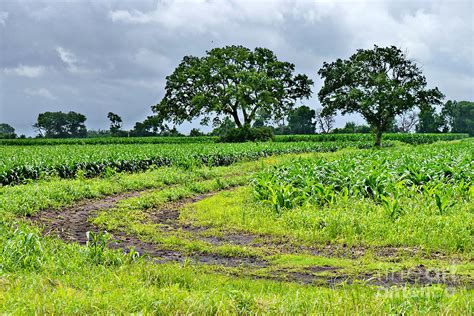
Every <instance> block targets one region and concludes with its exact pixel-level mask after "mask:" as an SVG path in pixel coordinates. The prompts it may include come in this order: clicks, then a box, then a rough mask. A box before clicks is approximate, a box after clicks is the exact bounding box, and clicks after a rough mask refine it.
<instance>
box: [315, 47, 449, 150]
mask: <svg viewBox="0 0 474 316" xmlns="http://www.w3.org/2000/svg"><path fill="white" fill-rule="evenodd" d="M318 74H319V75H320V76H321V77H322V78H323V79H324V84H323V87H322V88H321V90H320V91H319V94H318V97H319V100H320V102H321V104H322V105H323V114H333V113H336V112H337V111H341V113H342V114H346V113H359V114H361V115H362V116H363V117H364V118H365V119H366V121H367V123H369V125H370V126H371V127H372V129H373V131H374V133H375V145H376V146H380V145H381V139H382V134H383V132H385V131H387V130H388V129H389V128H390V126H391V125H392V124H393V122H394V119H395V117H396V116H397V115H401V114H402V113H404V112H405V111H408V110H411V109H413V108H415V107H419V108H429V107H431V106H432V105H436V104H441V100H442V98H443V97H444V95H443V94H442V93H441V92H440V91H439V90H438V88H434V89H426V78H425V77H424V76H423V75H422V72H421V69H420V68H419V67H418V66H417V65H416V64H415V63H414V62H413V61H411V60H409V59H408V58H407V56H406V55H405V54H404V53H403V52H402V51H401V50H400V49H399V48H397V47H395V46H390V47H378V46H377V45H374V48H373V49H359V50H357V52H356V53H355V54H354V55H352V56H351V57H350V58H349V59H348V60H342V59H337V60H336V61H335V62H332V63H326V62H325V63H324V64H323V67H322V68H321V69H320V70H319V71H318Z"/></svg>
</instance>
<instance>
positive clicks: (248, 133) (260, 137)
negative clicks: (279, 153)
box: [219, 127, 275, 143]
mask: <svg viewBox="0 0 474 316" xmlns="http://www.w3.org/2000/svg"><path fill="white" fill-rule="evenodd" d="M274 138H275V137H274V135H273V130H272V129H271V128H270V127H254V128H251V127H241V128H232V129H230V130H228V131H227V132H226V133H225V134H224V135H222V136H221V137H220V138H219V141H221V142H225V143H240V142H249V141H250V142H266V141H269V140H273V139H274Z"/></svg>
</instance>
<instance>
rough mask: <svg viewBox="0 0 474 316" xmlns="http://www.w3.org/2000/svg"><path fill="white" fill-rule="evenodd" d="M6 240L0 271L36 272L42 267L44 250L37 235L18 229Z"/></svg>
mask: <svg viewBox="0 0 474 316" xmlns="http://www.w3.org/2000/svg"><path fill="white" fill-rule="evenodd" d="M1 225H4V224H3V223H2V224H1ZM0 228H2V229H4V228H5V227H0ZM6 239H7V240H6V241H5V243H4V244H3V249H2V251H1V255H0V256H1V261H0V271H6V272H8V271H16V270H27V271H36V270H38V269H40V268H41V267H42V265H43V262H44V259H45V258H44V250H43V246H42V244H41V240H40V237H39V236H38V235H37V234H36V233H34V232H30V231H27V230H24V228H19V227H17V228H16V229H15V230H14V231H13V232H12V233H11V234H9V235H8V236H7V238H6Z"/></svg>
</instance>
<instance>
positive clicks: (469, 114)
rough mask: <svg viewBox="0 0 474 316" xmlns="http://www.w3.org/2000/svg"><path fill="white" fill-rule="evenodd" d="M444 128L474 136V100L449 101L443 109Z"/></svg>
mask: <svg viewBox="0 0 474 316" xmlns="http://www.w3.org/2000/svg"><path fill="white" fill-rule="evenodd" d="M440 116H441V119H442V120H443V123H444V126H445V127H444V130H445V131H450V132H453V133H468V134H469V135H471V136H474V102H469V101H459V102H458V101H451V100H449V101H447V102H446V103H445V104H444V106H443V109H442V110H441V115H440Z"/></svg>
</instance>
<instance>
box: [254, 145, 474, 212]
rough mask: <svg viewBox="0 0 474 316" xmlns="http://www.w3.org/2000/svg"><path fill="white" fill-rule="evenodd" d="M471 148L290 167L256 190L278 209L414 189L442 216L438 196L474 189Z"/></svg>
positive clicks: (264, 178)
mask: <svg viewBox="0 0 474 316" xmlns="http://www.w3.org/2000/svg"><path fill="white" fill-rule="evenodd" d="M469 145H470V143H469V142H467V143H465V145H464V146H457V147H455V150H456V151H453V149H452V148H451V149H447V150H442V147H440V146H437V147H433V149H432V148H429V149H426V148H424V149H419V150H416V151H413V152H410V153H408V154H405V153H393V152H378V151H367V152H363V153H358V154H357V155H347V156H344V157H342V158H341V159H339V160H336V161H324V160H311V161H299V162H293V163H291V165H288V166H282V167H279V168H278V169H276V170H274V169H272V170H268V171H267V172H262V173H260V174H259V175H257V176H256V178H255V180H254V190H255V193H256V196H257V197H258V199H260V200H263V201H269V202H270V203H271V204H272V205H274V206H275V208H276V209H277V210H280V209H281V208H292V207H294V206H296V205H302V204H303V203H305V202H307V201H311V202H314V203H319V204H325V203H331V202H332V201H333V200H334V196H335V195H336V194H337V195H339V194H349V195H350V196H360V197H365V198H370V199H373V200H375V201H376V202H384V201H385V202H386V201H387V199H390V198H395V199H396V198H397V197H398V196H399V195H400V194H401V193H400V192H402V191H404V190H413V191H414V192H421V193H423V192H429V193H428V194H429V195H430V196H432V197H433V198H435V199H436V204H437V205H438V208H439V209H440V212H443V211H444V209H445V208H446V207H445V206H446V205H448V204H447V203H448V202H447V201H446V202H442V201H441V200H440V198H439V196H441V195H443V193H442V192H445V191H446V190H448V188H453V187H455V186H456V185H458V184H461V186H460V192H461V194H462V193H463V192H462V191H463V190H464V191H466V190H467V191H469V188H470V187H471V186H472V185H473V181H474V172H473V170H474V163H473V161H472V156H471V154H472V152H470V151H469V149H468V148H469ZM467 191H466V192H464V193H465V194H467ZM448 200H449V199H448ZM451 206H452V205H451Z"/></svg>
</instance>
